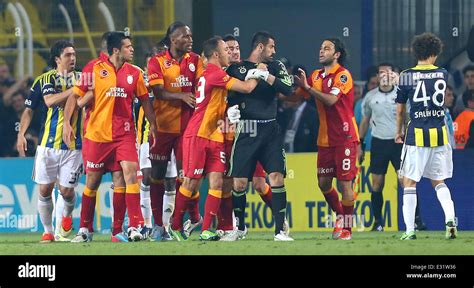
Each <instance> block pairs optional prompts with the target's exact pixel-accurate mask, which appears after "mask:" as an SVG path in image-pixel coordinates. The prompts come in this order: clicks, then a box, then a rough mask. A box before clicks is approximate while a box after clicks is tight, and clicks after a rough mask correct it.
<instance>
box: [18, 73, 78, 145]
mask: <svg viewBox="0 0 474 288" xmlns="http://www.w3.org/2000/svg"><path fill="white" fill-rule="evenodd" d="M77 77H78V75H77V73H76V72H74V73H73V76H70V77H68V78H64V77H62V76H61V75H59V74H58V72H57V71H56V70H54V69H53V70H50V71H48V72H46V73H44V74H42V75H40V76H38V77H37V78H36V79H35V81H34V82H33V85H32V86H31V89H30V94H29V95H28V97H27V99H26V100H25V106H26V107H27V108H30V109H33V110H35V111H38V110H39V112H40V113H41V114H42V115H41V119H42V125H41V130H40V135H39V143H38V145H39V146H43V147H48V148H54V149H61V150H79V149H82V133H83V131H82V130H83V127H82V125H83V123H82V112H80V113H78V111H75V112H74V114H73V115H72V118H71V124H72V129H73V131H74V132H75V136H76V139H75V141H73V142H72V143H71V145H70V147H67V145H66V144H65V143H64V142H63V119H64V118H63V117H64V105H65V103H63V104H61V105H56V106H52V107H49V108H48V107H47V106H46V104H45V102H44V97H47V96H48V95H51V94H56V93H61V92H63V91H66V90H67V89H68V88H70V87H73V86H74V84H75V82H76V79H77Z"/></svg>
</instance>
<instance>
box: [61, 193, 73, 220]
mask: <svg viewBox="0 0 474 288" xmlns="http://www.w3.org/2000/svg"><path fill="white" fill-rule="evenodd" d="M61 198H62V199H64V197H62V196H61ZM58 200H59V199H58ZM63 202H64V209H63V215H62V216H64V217H69V216H71V215H72V211H74V206H75V205H76V192H74V195H73V197H72V199H71V200H69V201H67V200H66V199H64V200H63Z"/></svg>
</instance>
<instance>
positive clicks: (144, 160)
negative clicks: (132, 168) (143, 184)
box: [138, 142, 151, 170]
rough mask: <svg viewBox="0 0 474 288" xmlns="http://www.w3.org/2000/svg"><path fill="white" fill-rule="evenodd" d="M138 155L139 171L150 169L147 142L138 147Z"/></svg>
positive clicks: (148, 145)
mask: <svg viewBox="0 0 474 288" xmlns="http://www.w3.org/2000/svg"><path fill="white" fill-rule="evenodd" d="M138 155H140V170H142V169H147V168H151V160H150V144H149V143H148V142H146V143H143V144H141V145H140V151H139V153H138Z"/></svg>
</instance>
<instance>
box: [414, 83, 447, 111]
mask: <svg viewBox="0 0 474 288" xmlns="http://www.w3.org/2000/svg"><path fill="white" fill-rule="evenodd" d="M434 88H435V93H434V94H433V96H432V101H433V103H434V104H435V105H436V106H440V107H441V106H443V104H444V91H446V81H444V80H443V79H439V80H437V81H436V82H435V84H434ZM420 90H421V97H420V96H419V94H420ZM440 95H441V97H439V96H440ZM438 98H441V101H440V100H439V99H438ZM413 101H414V102H423V106H425V107H428V101H430V95H426V86H425V81H419V82H418V84H417V85H416V89H415V95H413Z"/></svg>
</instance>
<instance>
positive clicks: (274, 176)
mask: <svg viewBox="0 0 474 288" xmlns="http://www.w3.org/2000/svg"><path fill="white" fill-rule="evenodd" d="M268 179H269V180H270V185H271V186H272V187H273V186H283V185H284V182H283V174H281V173H279V172H273V173H270V174H269V175H268Z"/></svg>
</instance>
